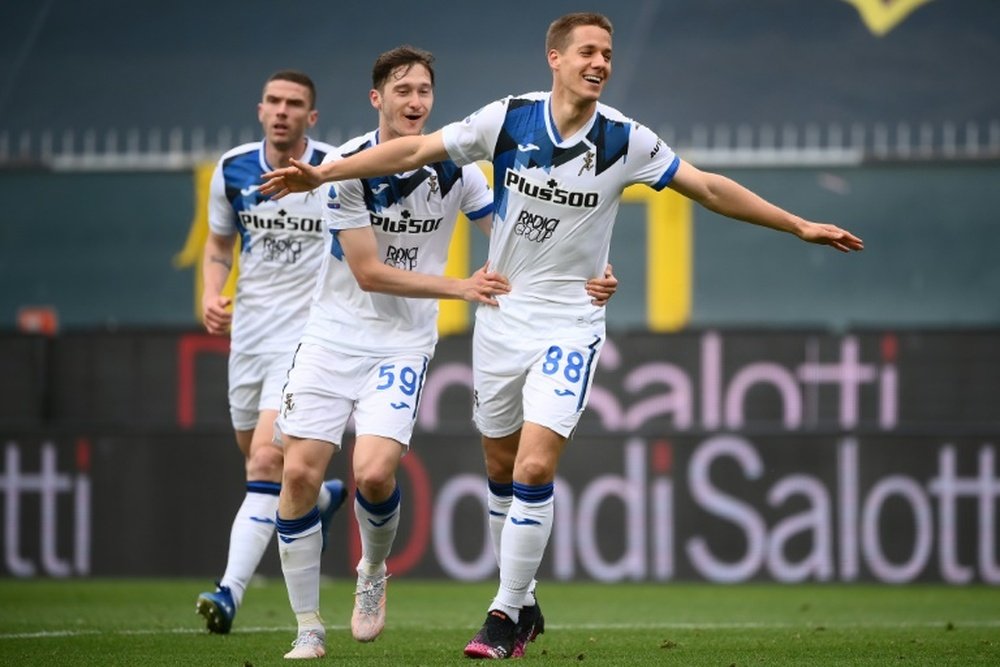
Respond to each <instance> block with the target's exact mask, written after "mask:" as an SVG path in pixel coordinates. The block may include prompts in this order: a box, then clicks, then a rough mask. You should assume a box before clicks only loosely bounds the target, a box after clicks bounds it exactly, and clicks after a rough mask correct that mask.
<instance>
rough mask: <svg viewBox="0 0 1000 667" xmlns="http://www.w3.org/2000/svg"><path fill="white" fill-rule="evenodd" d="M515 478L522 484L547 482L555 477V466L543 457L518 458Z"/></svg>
mask: <svg viewBox="0 0 1000 667" xmlns="http://www.w3.org/2000/svg"><path fill="white" fill-rule="evenodd" d="M514 479H515V480H516V481H518V482H520V483H521V484H532V485H537V484H547V483H549V482H551V481H552V480H553V479H555V466H554V465H553V464H551V463H550V462H549V461H546V460H544V459H542V458H537V457H525V458H523V459H521V460H518V462H517V465H516V466H515V468H514Z"/></svg>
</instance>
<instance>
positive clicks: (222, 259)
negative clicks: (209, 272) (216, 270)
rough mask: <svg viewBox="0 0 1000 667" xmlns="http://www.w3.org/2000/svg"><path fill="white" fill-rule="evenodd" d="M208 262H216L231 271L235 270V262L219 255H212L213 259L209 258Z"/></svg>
mask: <svg viewBox="0 0 1000 667" xmlns="http://www.w3.org/2000/svg"><path fill="white" fill-rule="evenodd" d="M208 261H210V262H215V263H216V264H222V265H223V266H224V267H226V268H227V269H229V270H230V271H232V270H233V261H232V260H231V259H229V258H228V257H219V256H218V255H212V256H211V257H209V258H208Z"/></svg>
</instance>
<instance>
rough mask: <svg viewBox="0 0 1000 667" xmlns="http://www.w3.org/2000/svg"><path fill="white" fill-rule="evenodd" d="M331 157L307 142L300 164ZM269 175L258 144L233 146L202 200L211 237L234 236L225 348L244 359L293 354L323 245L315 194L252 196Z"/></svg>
mask: <svg viewBox="0 0 1000 667" xmlns="http://www.w3.org/2000/svg"><path fill="white" fill-rule="evenodd" d="M335 151H336V148H334V147H333V146H330V145H329V144H325V143H321V142H318V141H313V140H311V139H310V140H308V141H307V143H306V151H305V153H304V154H303V155H302V158H301V159H302V161H303V162H308V163H309V164H314V165H317V164H320V162H322V161H323V159H324V158H326V157H327V155H330V154H332V153H334V152H335ZM272 169H273V167H272V166H271V165H269V164H268V163H267V160H266V158H265V156H264V142H263V141H255V142H252V143H248V144H243V145H242V146H237V147H236V148H233V149H232V150H230V151H228V152H226V153H225V154H224V155H223V156H222V157H221V158H220V159H219V163H218V165H216V168H215V173H214V174H213V175H212V185H211V190H210V194H209V204H208V224H209V227H210V228H211V230H212V231H213V232H215V233H216V234H219V235H222V236H232V235H233V234H239V235H240V242H241V249H240V259H239V262H240V264H239V267H240V274H239V278H238V279H237V281H236V301H235V307H234V309H233V327H232V335H231V349H232V350H233V351H236V352H243V353H246V354H265V353H271V352H287V351H288V350H292V349H294V348H295V345H296V344H297V343H298V341H299V337H300V336H301V335H302V328H303V326H304V325H305V321H306V317H307V315H308V313H309V302H310V297H311V295H312V292H313V287H314V286H315V285H316V274H317V272H318V271H319V265H320V260H321V259H322V257H323V248H324V247H325V245H326V244H325V235H324V233H323V198H322V196H321V194H320V192H321V189H317V190H314V191H312V192H306V193H298V194H292V195H288V196H287V197H285V198H283V199H280V200H278V201H271V199H270V198H269V197H266V196H264V195H261V194H260V193H259V192H258V191H257V190H258V188H260V186H261V185H262V184H263V182H264V181H263V179H262V178H261V174H263V173H264V172H268V171H271V170H272Z"/></svg>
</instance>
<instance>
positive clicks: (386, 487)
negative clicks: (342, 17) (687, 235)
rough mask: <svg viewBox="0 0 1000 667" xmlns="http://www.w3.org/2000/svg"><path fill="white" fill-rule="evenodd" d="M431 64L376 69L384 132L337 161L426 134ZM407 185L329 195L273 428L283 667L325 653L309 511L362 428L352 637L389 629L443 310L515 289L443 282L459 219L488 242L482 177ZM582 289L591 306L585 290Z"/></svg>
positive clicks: (469, 171)
mask: <svg viewBox="0 0 1000 667" xmlns="http://www.w3.org/2000/svg"><path fill="white" fill-rule="evenodd" d="M432 62H433V56H432V55H431V54H430V53H428V52H426V51H422V50H420V49H416V48H413V47H410V46H402V47H398V48H395V49H392V50H390V51H388V52H386V53H383V54H381V55H380V56H379V57H378V58H377V60H376V62H375V65H374V67H373V69H372V90H371V91H370V93H369V98H370V102H371V104H372V106H373V107H374V108H375V109H376V110H377V111H378V128H377V129H376V130H374V131H371V132H368V133H367V134H364V135H362V136H360V137H357V138H355V139H352V140H350V141H348V142H346V143H345V144H344V145H343V146H341V148H340V152H341V153H342V154H343V155H345V156H346V155H353V154H363V153H365V152H368V151H370V150H373V147H375V146H378V145H380V144H382V143H383V142H386V141H389V140H392V139H395V138H397V137H403V136H415V135H419V134H420V133H421V132H422V131H423V128H424V125H425V124H426V122H427V118H428V115H429V114H430V112H431V108H432V106H433V103H434V70H433V67H432ZM329 159H330V158H328V160H329ZM401 172H403V173H396V174H393V175H387V176H384V177H382V178H372V179H360V180H351V181H347V182H344V183H338V184H337V185H336V187H331V188H329V189H328V192H326V193H324V194H325V196H326V201H327V210H326V223H327V227H328V230H329V233H330V237H328V241H329V243H330V246H329V252H328V253H327V254H326V255H325V258H324V261H323V266H322V269H321V271H320V277H319V284H318V286H317V289H316V293H315V297H314V299H313V304H312V308H311V310H310V313H309V318H308V323H307V324H306V328H305V332H304V334H303V336H302V341H301V345H300V346H299V349H298V351H297V352H296V355H295V359H294V364H293V366H292V370H291V372H290V374H289V379H288V384H287V386H286V387H285V389H284V399H283V403H282V409H281V414H280V416H279V418H278V421H277V423H276V431H277V432H278V434H279V437H280V438H281V439H282V442H283V444H284V447H285V466H284V477H283V484H282V487H281V496H280V503H279V508H278V535H279V538H280V539H279V543H278V546H279V552H280V555H281V563H282V570H283V572H284V575H285V583H286V585H287V587H288V596H289V602H290V603H291V607H292V610H293V612H294V613H295V615H296V620H297V624H298V635H297V637H296V639H295V641H294V642H293V647H292V650H291V651H289V652H288V653H287V654H286V655H285V657H286V658H292V659H311V658H320V657H323V655H325V653H326V648H325V628H324V625H323V620H322V619H321V618H320V615H319V570H320V568H319V554H320V539H319V534H318V533H319V531H320V525H319V523H320V519H319V516H318V511H317V510H316V509H315V508H314V504H315V502H316V493H317V490H318V489H319V487H320V481H321V477H320V475H321V473H322V471H323V470H325V469H326V467H327V465H328V463H329V461H330V458H331V457H332V456H333V454H334V453H335V452H336V451H338V450H339V449H340V447H341V445H342V443H343V434H344V430H345V427H346V426H347V422H348V419H349V418H350V417H351V416H352V415H353V417H354V422H355V434H356V437H355V443H354V451H353V456H352V460H353V464H352V465H353V470H354V478H355V482H356V485H357V490H356V493H355V502H354V510H355V514H356V516H357V522H358V526H359V530H360V533H361V544H362V554H361V559H360V561H359V562H358V565H357V573H358V579H357V587H356V592H355V603H354V610H353V613H352V617H351V632H352V635H353V636H354V638H355V639H356V640H358V641H362V642H367V641H372V640H374V639H375V638H376V637H378V635H379V634H380V633H381V632H382V629H383V628H384V626H385V603H386V578H387V577H388V573H387V571H386V559H387V558H388V556H389V552H390V550H391V548H392V544H393V541H394V539H395V536H396V531H397V527H398V525H399V518H400V512H401V511H402V499H401V496H400V490H399V486H398V484H397V480H396V471H397V469H398V467H399V462H400V459H401V457H402V456H403V455H404V454H405V453H406V451H407V449H408V448H409V442H410V437H411V434H412V431H413V426H414V422H415V420H416V412H417V406H418V403H419V399H420V392H421V390H422V388H423V383H424V378H425V377H426V371H427V364H428V362H429V361H430V359H431V357H432V356H433V354H434V347H435V345H436V343H437V313H438V304H437V300H436V299H437V298H452V299H464V300H466V301H470V302H476V303H481V304H484V306H485V307H491V306H495V305H496V297H497V295H500V294H504V293H506V292H507V290H508V286H507V281H506V279H505V278H503V277H502V276H501V275H500V274H498V273H495V272H491V271H487V270H486V267H484V268H483V269H480V270H479V271H477V272H476V273H475V274H473V275H472V276H471V277H470V278H466V279H457V278H451V277H446V276H444V275H442V274H443V272H444V268H445V261H446V259H447V252H448V247H449V244H450V241H451V236H452V231H453V229H454V227H455V224H456V218H457V216H458V213H459V211H461V212H463V213H465V215H466V217H468V218H469V219H470V220H472V221H474V222H476V223H477V224H478V225H479V226H480V227H481V229H483V231H484V232H486V233H487V234H488V233H489V221H490V219H491V214H492V212H493V194H492V192H491V191H490V190H489V188H488V187H487V183H486V178H485V177H484V176H483V173H482V172H481V171H480V169H479V168H478V167H476V166H475V165H471V164H470V165H467V166H465V167H459V166H457V165H456V164H454V163H453V162H452V161H451V160H448V159H447V158H443V159H442V160H439V161H436V162H434V163H431V164H430V165H428V166H421V167H418V168H417V169H415V170H401ZM616 284H617V280H616V279H614V278H613V277H607V276H605V278H602V279H596V280H594V281H591V282H590V283H588V284H587V286H586V287H587V289H588V290H589V293H590V297H589V298H592V299H594V300H595V302H597V303H605V302H606V301H607V298H609V297H610V295H611V294H612V293H613V292H614V289H615V286H616ZM578 287H579V289H580V291H581V294H584V289H585V288H584V284H583V283H581V284H580V285H579V286H578ZM413 297H418V298H413Z"/></svg>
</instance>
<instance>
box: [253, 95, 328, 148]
mask: <svg viewBox="0 0 1000 667" xmlns="http://www.w3.org/2000/svg"><path fill="white" fill-rule="evenodd" d="M311 106H312V105H311V104H310V99H309V89H308V88H306V87H305V86H303V85H302V84H300V83H295V82H294V81H281V80H278V81H269V82H268V83H267V85H266V86H264V97H263V99H262V100H261V101H260V104H258V105H257V119H258V120H259V121H260V124H261V126H262V127H263V128H264V137H265V138H266V139H267V142H268V143H269V144H271V145H272V146H274V147H275V148H277V149H278V150H281V151H285V150H290V149H292V148H294V147H295V146H297V145H298V144H299V143H300V142H301V141H302V140H303V138H304V137H305V135H306V130H308V129H309V128H310V127H312V126H313V125H315V124H316V118H317V116H318V114H317V112H316V110H315V109H312V108H310V107H311Z"/></svg>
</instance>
